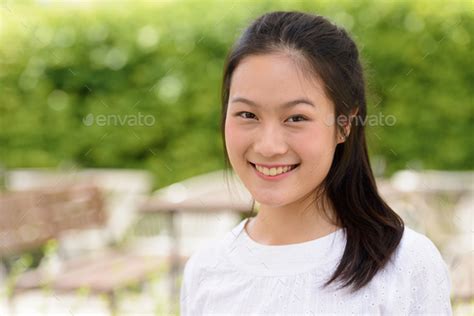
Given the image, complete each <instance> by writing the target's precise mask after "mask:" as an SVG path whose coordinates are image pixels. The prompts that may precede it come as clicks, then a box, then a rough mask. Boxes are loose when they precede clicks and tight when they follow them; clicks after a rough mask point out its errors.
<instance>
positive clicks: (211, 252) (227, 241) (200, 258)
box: [185, 221, 244, 274]
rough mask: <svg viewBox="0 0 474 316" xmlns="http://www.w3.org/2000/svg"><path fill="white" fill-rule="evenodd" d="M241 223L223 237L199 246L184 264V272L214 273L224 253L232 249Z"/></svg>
mask: <svg viewBox="0 0 474 316" xmlns="http://www.w3.org/2000/svg"><path fill="white" fill-rule="evenodd" d="M243 223H244V221H241V222H240V223H239V224H238V225H236V226H235V227H234V228H232V229H231V230H230V231H229V232H227V233H226V234H225V235H224V236H223V237H221V238H216V239H213V240H211V241H209V242H207V243H205V244H202V245H201V246H199V247H198V248H197V249H196V250H195V251H194V252H193V253H192V255H191V256H190V257H189V259H188V261H187V262H186V265H185V270H188V274H190V273H191V271H193V272H197V271H199V270H203V269H212V270H214V271H215V267H216V266H218V265H219V264H220V263H221V262H222V260H223V258H224V254H225V253H226V251H227V250H229V248H230V247H232V243H233V241H234V240H235V239H236V237H237V235H238V234H239V231H240V230H241V229H242V227H243Z"/></svg>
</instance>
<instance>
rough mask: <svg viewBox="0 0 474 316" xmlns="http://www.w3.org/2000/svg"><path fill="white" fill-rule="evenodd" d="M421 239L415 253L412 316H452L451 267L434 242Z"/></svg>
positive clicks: (422, 236) (426, 238) (410, 308)
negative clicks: (449, 268)
mask: <svg viewBox="0 0 474 316" xmlns="http://www.w3.org/2000/svg"><path fill="white" fill-rule="evenodd" d="M420 236H421V238H420V239H419V240H417V243H418V245H417V247H416V248H415V249H416V250H417V251H416V252H415V253H413V260H414V268H413V275H412V282H410V283H411V289H410V291H411V295H410V296H411V297H412V298H413V299H412V300H411V301H410V305H409V315H452V308H451V301H450V292H451V278H450V276H449V270H448V267H447V265H446V263H445V262H444V260H443V258H442V256H441V254H440V252H439V251H438V249H437V248H436V246H435V245H434V244H433V242H432V241H431V240H430V239H429V238H428V237H426V236H424V235H420Z"/></svg>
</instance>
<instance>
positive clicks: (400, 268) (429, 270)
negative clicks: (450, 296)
mask: <svg viewBox="0 0 474 316" xmlns="http://www.w3.org/2000/svg"><path fill="white" fill-rule="evenodd" d="M391 263H392V265H391V267H392V268H394V269H396V270H397V272H399V273H397V274H398V275H400V273H401V274H402V275H404V276H406V277H410V278H412V279H420V280H421V279H423V278H427V277H434V278H440V280H441V279H442V280H445V281H446V280H449V273H448V266H447V264H446V262H445V261H444V259H443V257H442V255H441V253H440V251H439V250H438V248H437V247H436V245H435V244H434V243H433V241H432V240H431V239H430V238H428V237H427V236H426V235H424V234H422V233H419V232H417V231H416V230H414V229H412V228H410V227H407V226H405V229H404V232H403V236H402V239H401V240H400V244H399V245H398V247H397V249H396V250H395V252H394V254H393V256H392V260H391Z"/></svg>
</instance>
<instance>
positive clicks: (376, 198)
mask: <svg viewBox="0 0 474 316" xmlns="http://www.w3.org/2000/svg"><path fill="white" fill-rule="evenodd" d="M270 53H290V54H295V55H297V56H301V57H302V58H301V59H302V60H303V62H305V64H307V66H308V67H305V70H306V71H309V73H310V74H312V75H315V76H318V77H319V78H321V79H322V82H323V83H324V88H325V92H326V94H327V96H328V97H329V98H330V99H331V100H332V101H333V103H334V105H335V115H336V118H341V117H343V118H347V122H349V123H350V133H349V135H346V136H347V138H346V141H345V142H342V143H339V144H338V145H337V147H336V150H335V154H334V158H333V161H332V165H331V167H330V170H329V172H328V175H327V176H326V178H325V180H324V181H323V183H322V184H321V185H320V186H319V187H318V188H315V193H316V196H317V197H321V194H323V193H324V196H325V197H326V198H327V199H328V200H329V202H330V203H332V206H333V208H334V210H335V213H336V216H337V221H338V223H339V224H340V225H341V226H342V227H344V228H345V231H346V234H347V235H346V236H347V243H346V247H345V250H344V253H343V256H342V258H341V260H340V262H339V264H338V266H337V268H336V270H335V271H334V273H333V275H332V276H331V278H330V279H329V280H328V281H327V282H326V283H325V284H324V286H327V285H329V284H330V283H332V282H333V281H335V280H339V281H342V287H347V286H349V287H350V288H351V290H353V291H356V290H359V289H360V288H362V287H364V286H365V285H366V284H367V283H369V282H370V280H371V279H372V278H373V277H374V276H375V274H376V273H377V272H378V271H379V270H380V269H381V268H383V267H384V266H385V265H386V264H387V262H388V261H389V260H390V257H391V255H392V253H393V252H394V251H395V249H396V248H397V246H398V244H399V243H400V240H401V238H402V235H403V230H404V223H403V220H402V219H401V218H400V216H398V215H397V214H396V213H395V212H394V211H393V210H392V209H391V208H390V207H389V206H388V205H387V204H386V203H385V202H384V201H383V199H382V198H381V197H380V195H379V193H378V191H377V186H376V183H375V179H374V176H373V173H372V169H371V166H370V162H369V155H368V152H367V143H366V138H365V131H364V125H363V124H359V123H360V122H365V119H366V115H367V106H366V96H365V80H364V75H363V69H362V66H361V62H360V60H359V52H358V49H357V46H356V44H355V43H354V41H353V40H352V39H351V38H350V36H349V35H348V34H347V32H346V31H345V30H344V29H343V28H341V27H338V26H336V25H334V24H333V23H331V22H330V21H328V20H327V19H326V18H324V17H322V16H317V15H312V14H307V13H302V12H294V11H292V12H271V13H267V14H264V15H263V16H261V17H259V18H257V19H256V20H255V21H254V22H252V23H251V25H250V26H249V27H248V28H247V29H246V30H245V31H244V33H243V34H242V36H241V37H240V38H239V39H238V41H237V42H236V43H235V44H234V46H233V47H232V49H231V50H230V52H229V54H228V56H227V59H226V63H225V67H224V75H223V82H222V121H221V131H222V139H223V142H224V148H225V133H224V130H225V129H224V127H225V120H226V114H227V104H228V101H229V91H230V84H231V79H232V74H233V72H234V70H235V69H236V67H237V66H238V65H239V63H240V62H241V61H242V60H243V59H244V58H245V57H248V56H252V55H263V54H270ZM354 113H355V114H354ZM340 121H341V120H339V119H337V120H336V124H335V128H337V129H339V131H342V132H344V127H343V126H342V124H340V123H339V122H340ZM224 156H225V165H226V167H227V168H226V170H227V169H228V167H229V165H230V162H229V158H228V154H227V151H225V155H224ZM315 201H316V200H315Z"/></svg>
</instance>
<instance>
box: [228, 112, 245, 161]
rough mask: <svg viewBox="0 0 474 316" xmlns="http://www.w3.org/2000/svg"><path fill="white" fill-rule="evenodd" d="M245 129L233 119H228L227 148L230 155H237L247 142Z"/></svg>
mask: <svg viewBox="0 0 474 316" xmlns="http://www.w3.org/2000/svg"><path fill="white" fill-rule="evenodd" d="M245 134H246V132H245V129H243V128H242V127H241V126H239V124H236V123H235V122H233V120H230V121H227V122H226V125H225V139H226V148H227V152H228V154H229V155H232V156H233V155H235V154H237V153H238V152H239V151H241V150H242V149H243V147H244V146H245V142H246V137H245Z"/></svg>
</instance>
